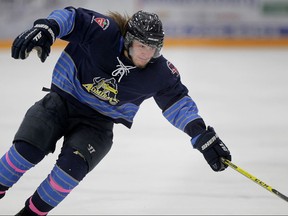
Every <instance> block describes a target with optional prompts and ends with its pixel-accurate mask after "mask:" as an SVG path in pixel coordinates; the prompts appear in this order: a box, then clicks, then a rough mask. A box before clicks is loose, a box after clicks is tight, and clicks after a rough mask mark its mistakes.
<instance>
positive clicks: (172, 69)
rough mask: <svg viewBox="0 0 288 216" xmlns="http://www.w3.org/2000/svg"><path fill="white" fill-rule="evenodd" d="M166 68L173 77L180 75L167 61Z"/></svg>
mask: <svg viewBox="0 0 288 216" xmlns="http://www.w3.org/2000/svg"><path fill="white" fill-rule="evenodd" d="M167 67H168V68H169V69H170V71H171V72H172V74H173V75H176V76H177V77H178V76H179V75H180V74H179V71H178V70H177V68H176V67H175V66H174V65H173V64H172V63H171V62H169V61H167Z"/></svg>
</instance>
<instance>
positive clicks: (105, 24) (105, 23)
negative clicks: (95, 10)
mask: <svg viewBox="0 0 288 216" xmlns="http://www.w3.org/2000/svg"><path fill="white" fill-rule="evenodd" d="M94 21H95V22H96V23H97V24H98V25H99V26H100V27H101V28H102V29H103V30H106V29H107V28H108V27H109V24H110V22H109V20H108V19H105V18H101V17H99V18H95V19H94Z"/></svg>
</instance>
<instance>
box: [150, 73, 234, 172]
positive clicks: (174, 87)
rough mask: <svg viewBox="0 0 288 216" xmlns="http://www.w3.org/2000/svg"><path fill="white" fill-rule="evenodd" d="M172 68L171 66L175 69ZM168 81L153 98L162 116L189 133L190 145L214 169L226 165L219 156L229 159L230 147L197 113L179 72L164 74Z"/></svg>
mask: <svg viewBox="0 0 288 216" xmlns="http://www.w3.org/2000/svg"><path fill="white" fill-rule="evenodd" d="M175 70H176V68H173V70H172V71H173V72H175ZM167 79H169V81H170V84H169V86H168V87H166V88H165V89H163V90H161V91H159V92H158V93H157V94H156V95H155V96H154V99H155V101H156V103H157V104H158V106H159V107H160V108H161V109H162V113H163V115H164V117H165V118H166V119H167V120H168V121H169V122H170V123H171V124H172V125H174V126H175V127H177V128H178V129H180V130H182V131H184V132H185V133H187V134H188V135H189V136H190V137H191V143H192V146H193V148H196V149H198V150H199V151H200V152H201V153H202V154H203V156H204V158H205V159H206V161H207V163H208V164H209V165H210V167H211V168H212V169H213V170H214V171H222V170H224V169H225V168H227V165H225V164H223V163H222V161H221V158H226V159H228V160H231V155H230V151H229V150H228V148H227V146H226V145H225V144H224V143H223V142H222V141H221V139H220V138H219V137H218V135H217V134H216V132H215V130H214V129H213V128H212V127H210V126H208V127H206V124H205V122H204V120H203V119H202V117H201V116H200V115H199V114H198V108H197V105H196V103H195V102H194V101H193V100H192V98H191V97H190V96H189V95H188V90H187V88H186V87H185V86H184V85H183V84H182V83H181V81H180V75H179V74H176V75H175V73H173V74H172V76H170V77H169V76H168V77H167Z"/></svg>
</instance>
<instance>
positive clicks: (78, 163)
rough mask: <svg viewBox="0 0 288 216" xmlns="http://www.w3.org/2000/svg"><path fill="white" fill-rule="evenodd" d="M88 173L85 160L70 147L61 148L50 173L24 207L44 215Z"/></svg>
mask: <svg viewBox="0 0 288 216" xmlns="http://www.w3.org/2000/svg"><path fill="white" fill-rule="evenodd" d="M87 173H88V165H87V163H86V161H85V160H84V159H83V158H82V157H81V156H79V155H78V154H75V151H74V150H73V149H72V148H66V149H64V150H62V152H61V154H60V155H59V159H58V160H57V163H56V165H55V166H54V168H53V170H52V171H51V173H50V174H49V175H48V177H47V178H46V179H45V180H44V181H43V182H42V183H41V184H40V186H39V187H38V188H37V190H36V191H35V193H34V194H33V195H32V196H31V197H30V198H29V199H28V200H27V201H26V203H25V208H27V209H28V208H29V210H30V211H32V212H34V213H35V214H38V215H46V214H48V212H49V211H50V210H52V209H53V208H54V207H56V206H57V205H58V204H59V203H60V202H61V201H62V200H63V199H65V197H66V196H67V195H68V194H69V193H70V192H71V191H72V190H73V189H74V188H75V187H76V186H77V185H78V184H79V182H80V181H81V180H82V179H83V178H84V177H85V175H86V174H87Z"/></svg>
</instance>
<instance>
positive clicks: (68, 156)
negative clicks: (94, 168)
mask: <svg viewBox="0 0 288 216" xmlns="http://www.w3.org/2000/svg"><path fill="white" fill-rule="evenodd" d="M56 165H57V166H58V167H59V168H60V169H62V170H63V171H64V172H66V173H67V174H68V175H70V176H71V177H73V178H74V179H76V180H77V181H81V180H82V179H83V178H84V177H85V176H86V174H87V173H88V170H89V169H88V163H87V161H86V160H85V158H84V157H83V155H81V154H80V153H79V152H78V151H77V150H75V149H73V148H71V147H63V149H62V151H61V153H60V155H59V158H58V160H57V163H56Z"/></svg>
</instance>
